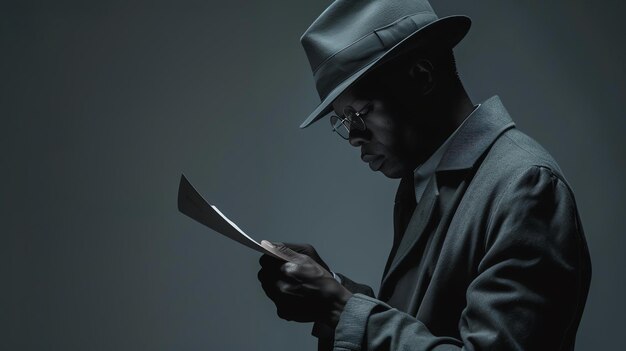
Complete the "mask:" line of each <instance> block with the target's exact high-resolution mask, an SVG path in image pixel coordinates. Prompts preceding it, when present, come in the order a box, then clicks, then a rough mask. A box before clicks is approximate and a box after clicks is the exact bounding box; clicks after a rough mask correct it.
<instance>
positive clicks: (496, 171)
mask: <svg viewBox="0 0 626 351" xmlns="http://www.w3.org/2000/svg"><path fill="white" fill-rule="evenodd" d="M469 26H470V21H469V19H468V18H467V17H464V16H451V17H445V18H441V19H438V18H437V17H436V16H435V14H434V12H433V10H432V8H431V7H430V5H429V4H428V2H427V1H422V0H385V1H349V0H345V1H342V0H338V1H335V2H334V3H333V4H331V5H330V7H329V8H328V9H327V10H325V11H324V12H323V13H322V14H321V15H320V17H319V18H318V19H317V20H316V21H315V22H314V23H313V24H312V25H311V26H310V27H309V29H307V31H306V32H305V34H304V35H303V37H302V42H303V45H304V47H305V50H306V52H307V55H308V57H309V60H310V62H311V66H312V69H313V71H314V75H315V78H316V85H317V89H318V92H319V93H320V97H321V99H322V103H321V104H320V106H318V108H316V109H315V111H314V112H313V113H312V114H311V115H310V116H309V117H308V118H307V119H306V120H305V122H304V123H303V124H302V126H301V127H302V128H304V127H306V126H308V125H309V124H310V123H312V122H314V121H316V120H319V119H321V118H322V117H324V116H325V115H327V114H328V113H329V112H331V110H334V113H335V114H336V115H333V116H331V117H330V121H331V125H332V127H333V129H334V130H335V131H336V132H337V133H338V134H339V135H340V136H342V137H344V138H345V139H347V140H348V141H349V143H350V144H351V145H352V146H355V147H359V148H360V149H361V158H362V159H363V161H365V162H367V163H369V166H370V168H371V169H372V170H374V171H380V172H381V173H383V174H384V175H385V176H387V177H390V178H401V181H400V184H399V187H398V191H397V194H396V201H395V208H394V242H393V245H392V249H391V252H390V254H389V259H388V261H387V264H386V267H385V270H384V275H383V278H382V283H381V288H380V291H379V292H378V295H377V296H374V293H373V291H372V289H371V288H369V287H367V286H365V285H361V284H357V283H355V282H353V281H352V280H350V279H349V278H347V277H346V276H345V275H342V274H336V273H333V272H332V270H331V269H330V268H329V267H328V266H327V265H326V264H325V263H324V261H323V260H322V259H321V258H320V257H319V255H317V253H316V251H315V249H313V248H312V247H311V246H310V245H294V244H281V243H269V242H264V245H265V246H267V247H269V249H270V250H274V251H276V252H277V253H278V254H279V256H280V257H286V258H287V259H288V262H285V261H281V260H278V259H275V258H272V257H270V256H267V255H264V256H263V257H261V260H260V263H261V265H262V268H261V270H260V271H259V280H260V281H261V283H262V286H263V289H264V290H265V292H266V294H267V295H268V296H269V297H270V298H271V299H272V300H273V301H274V303H275V304H276V307H277V313H278V315H279V316H280V317H281V318H284V319H287V320H294V321H298V322H315V324H314V330H313V334H314V335H316V336H317V337H318V338H319V348H320V349H321V350H326V349H333V350H457V349H467V350H573V349H574V341H575V336H576V330H577V328H578V324H579V321H580V318H581V316H582V311H583V307H584V305H585V301H586V297H587V292H588V289H589V283H590V275H591V264H590V259H589V254H588V250H587V245H586V242H585V238H584V234H583V229H582V226H581V223H580V219H579V216H578V212H577V209H576V204H575V201H574V196H573V193H572V191H571V189H570V187H569V186H568V184H567V182H566V181H565V178H564V176H563V174H562V172H561V170H560V169H559V166H558V165H557V163H556V162H555V161H554V159H553V158H552V157H551V156H550V155H549V154H548V153H547V152H546V151H545V150H544V149H543V148H542V147H541V146H540V145H539V144H538V143H537V142H535V141H534V140H533V139H531V138H530V137H528V136H527V135H525V134H524V133H522V132H521V131H520V130H518V129H517V128H516V127H515V124H514V123H513V121H512V120H511V118H510V116H509V115H508V113H507V111H506V109H505V108H504V106H503V105H502V103H501V101H500V99H499V98H498V97H497V96H494V97H492V98H490V99H487V100H486V101H484V102H482V103H481V104H478V105H474V104H473V103H472V102H471V100H470V99H469V97H468V95H467V93H466V92H465V90H464V88H463V85H462V84H461V81H460V80H459V78H458V75H457V74H456V68H455V63H454V56H453V53H452V48H453V47H454V46H455V45H456V44H457V43H458V42H459V41H460V40H461V39H462V37H463V36H464V35H465V33H466V32H467V30H468V29H469Z"/></svg>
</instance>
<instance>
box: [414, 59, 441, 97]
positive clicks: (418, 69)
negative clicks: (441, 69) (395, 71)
mask: <svg viewBox="0 0 626 351" xmlns="http://www.w3.org/2000/svg"><path fill="white" fill-rule="evenodd" d="M433 70H434V67H433V64H432V63H431V62H430V61H429V60H427V59H419V60H417V61H415V62H413V64H411V67H410V68H409V76H410V77H411V80H413V81H414V82H415V83H416V86H417V87H418V91H419V92H420V93H422V95H426V94H428V93H430V92H431V91H432V90H433V87H434V86H435V80H434V79H433Z"/></svg>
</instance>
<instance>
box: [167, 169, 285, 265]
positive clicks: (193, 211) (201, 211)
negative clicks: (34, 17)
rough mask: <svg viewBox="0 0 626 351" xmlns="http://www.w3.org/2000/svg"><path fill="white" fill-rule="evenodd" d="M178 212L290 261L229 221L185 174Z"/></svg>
mask: <svg viewBox="0 0 626 351" xmlns="http://www.w3.org/2000/svg"><path fill="white" fill-rule="evenodd" d="M178 210H179V211H180V212H182V213H183V214H185V215H187V216H189V217H191V218H193V219H195V220H196V221H198V222H200V223H202V224H204V225H205V226H207V227H209V228H211V229H213V230H215V231H216V232H218V233H220V234H222V235H224V236H226V237H227V238H230V239H232V240H234V241H236V242H238V243H240V244H242V245H245V246H247V247H249V248H251V249H253V250H256V251H258V252H261V253H264V254H268V255H271V256H274V257H276V258H279V259H283V260H285V261H288V259H286V258H285V257H281V256H282V255H281V254H280V252H278V251H276V250H271V248H266V246H265V245H261V244H260V243H258V242H257V241H256V240H254V239H252V238H251V237H250V236H249V235H248V234H246V233H244V231H243V230H241V228H239V226H237V224H235V223H234V222H233V221H231V220H230V219H228V217H226V215H224V214H223V213H222V212H221V211H220V210H219V209H218V208H217V207H216V206H215V205H211V204H209V203H208V202H207V201H206V200H205V199H204V198H203V197H202V195H200V193H198V191H197V190H196V189H195V188H194V187H193V185H191V183H190V182H189V181H188V180H187V178H186V177H185V175H184V174H182V175H181V176H180V184H179V186H178Z"/></svg>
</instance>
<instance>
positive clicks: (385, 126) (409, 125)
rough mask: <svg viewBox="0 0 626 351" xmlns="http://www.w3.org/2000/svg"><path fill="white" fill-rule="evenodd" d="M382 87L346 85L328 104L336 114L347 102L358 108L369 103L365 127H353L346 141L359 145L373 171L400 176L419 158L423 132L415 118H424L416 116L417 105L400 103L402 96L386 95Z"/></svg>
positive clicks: (411, 170) (364, 119)
mask: <svg viewBox="0 0 626 351" xmlns="http://www.w3.org/2000/svg"><path fill="white" fill-rule="evenodd" d="M383 90H385V89H384V88H382V86H378V88H376V85H374V87H372V88H368V89H367V90H364V89H362V88H356V87H350V88H348V89H346V90H345V91H344V92H343V93H342V94H341V95H340V96H338V97H337V98H336V99H335V101H333V104H332V106H333V109H334V110H335V113H336V114H337V115H338V116H343V115H344V113H343V112H344V109H345V108H346V107H348V106H350V107H352V108H353V109H354V110H355V111H360V110H361V109H362V108H363V107H364V106H365V105H366V104H367V103H371V104H372V106H371V107H370V108H369V110H368V112H367V114H365V115H364V116H363V117H362V118H363V121H364V122H365V126H366V130H365V131H360V130H357V129H354V128H353V129H352V130H351V131H350V137H349V142H350V144H351V145H352V146H355V147H360V148H361V159H362V160H363V161H364V162H366V163H368V164H369V167H370V168H371V169H372V170H373V171H380V172H382V173H383V174H384V175H385V176H387V177H389V178H401V177H403V176H405V175H407V174H409V173H412V172H413V170H414V169H415V167H417V165H419V164H420V163H421V162H423V155H424V154H425V152H424V150H423V142H424V140H425V138H427V136H424V135H421V134H422V133H420V130H422V128H420V126H419V123H417V122H418V121H420V120H423V119H424V118H423V116H419V114H420V112H418V110H419V109H415V108H409V107H408V105H407V104H405V103H402V101H401V100H402V99H403V98H402V97H399V96H394V97H390V96H386V95H388V94H385V93H384V92H383ZM404 99H405V100H406V98H404Z"/></svg>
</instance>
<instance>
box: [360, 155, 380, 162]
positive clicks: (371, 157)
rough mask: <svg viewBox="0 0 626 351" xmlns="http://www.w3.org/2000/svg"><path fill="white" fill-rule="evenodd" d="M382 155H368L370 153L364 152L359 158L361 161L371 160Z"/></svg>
mask: <svg viewBox="0 0 626 351" xmlns="http://www.w3.org/2000/svg"><path fill="white" fill-rule="evenodd" d="M380 157H383V155H370V154H364V155H361V160H363V162H372V161H374V160H375V159H377V158H380Z"/></svg>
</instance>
